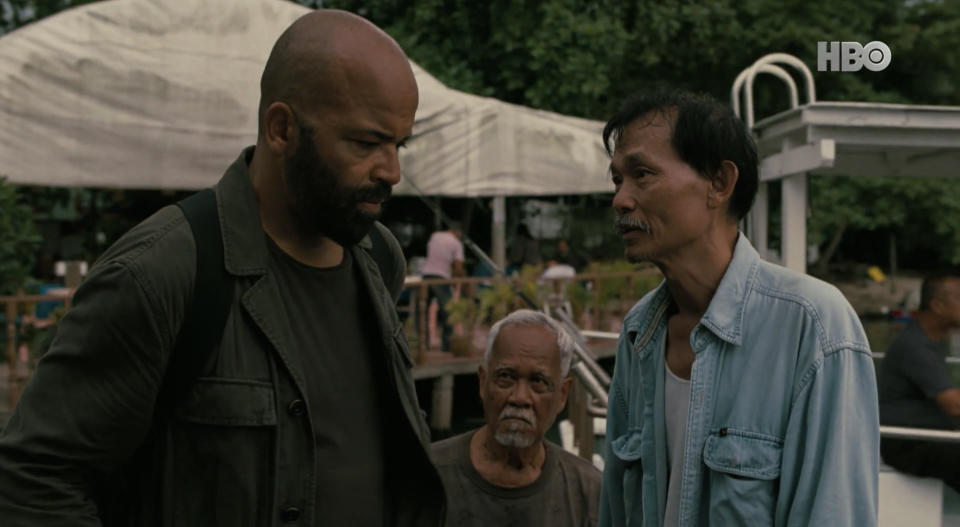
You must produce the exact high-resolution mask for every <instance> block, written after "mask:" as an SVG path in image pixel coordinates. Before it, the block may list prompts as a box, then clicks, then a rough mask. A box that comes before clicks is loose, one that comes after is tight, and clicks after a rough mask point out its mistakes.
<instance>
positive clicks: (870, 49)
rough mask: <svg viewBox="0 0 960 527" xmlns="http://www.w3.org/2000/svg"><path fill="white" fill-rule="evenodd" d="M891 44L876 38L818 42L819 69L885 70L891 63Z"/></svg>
mask: <svg viewBox="0 0 960 527" xmlns="http://www.w3.org/2000/svg"><path fill="white" fill-rule="evenodd" d="M892 56H893V54H892V53H891V52H890V46H887V45H886V44H884V43H883V42H880V41H879V40H874V41H873V42H870V43H869V44H867V45H866V46H861V45H860V43H859V42H817V71H828V70H829V71H860V69H861V68H867V69H868V70H870V71H883V70H884V69H885V68H886V67H887V66H889V65H890V58H891V57H892Z"/></svg>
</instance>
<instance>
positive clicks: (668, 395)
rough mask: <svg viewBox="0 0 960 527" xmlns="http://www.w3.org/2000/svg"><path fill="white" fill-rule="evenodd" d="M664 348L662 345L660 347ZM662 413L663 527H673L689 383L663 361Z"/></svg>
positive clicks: (677, 511) (677, 512)
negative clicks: (664, 445)
mask: <svg viewBox="0 0 960 527" xmlns="http://www.w3.org/2000/svg"><path fill="white" fill-rule="evenodd" d="M664 347H666V345H664ZM663 365H664V366H663V369H664V371H665V373H664V379H665V381H666V382H665V383H664V397H663V407H664V408H663V410H664V416H665V420H666V425H667V505H666V510H665V511H664V512H665V514H664V518H663V525H664V527H676V526H677V525H679V521H680V484H681V482H682V481H683V442H684V440H685V439H686V437H687V413H688V412H689V411H690V379H681V378H680V377H677V375H676V374H675V373H673V372H672V371H670V367H669V366H667V361H663Z"/></svg>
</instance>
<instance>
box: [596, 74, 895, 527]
mask: <svg viewBox="0 0 960 527" xmlns="http://www.w3.org/2000/svg"><path fill="white" fill-rule="evenodd" d="M603 137H604V142H605V144H606V145H607V148H608V150H609V151H610V153H611V157H612V158H611V162H610V172H611V176H612V179H613V183H614V186H615V194H614V197H613V207H614V209H615V211H616V213H617V218H618V219H617V223H616V225H617V229H618V231H619V233H620V235H621V236H622V238H623V242H624V245H625V252H626V256H627V258H628V259H629V260H631V261H634V262H641V261H649V262H653V263H654V264H655V265H656V266H657V267H658V268H659V269H660V271H661V272H662V273H663V275H664V277H665V280H664V281H663V283H661V284H660V286H659V287H657V288H656V289H655V290H654V291H652V292H650V293H649V294H647V295H646V296H644V297H643V298H642V299H640V301H639V302H637V304H636V305H635V306H634V307H633V309H631V310H630V312H629V313H628V314H627V316H626V317H625V319H624V322H623V328H622V331H621V334H620V341H619V349H618V351H617V358H616V366H615V368H614V374H613V385H612V386H611V389H610V398H609V408H608V414H607V433H606V443H607V452H606V464H605V467H604V476H603V478H604V479H603V497H602V499H601V506H600V525H601V526H604V527H613V526H619V527H622V526H631V527H634V526H645V527H653V526H661V525H662V526H667V527H674V526H708V525H714V526H728V525H750V526H754V525H831V526H853V525H856V526H867V525H876V522H877V467H878V446H879V429H878V427H879V424H878V411H877V388H876V378H875V376H874V369H873V361H872V358H871V354H870V348H869V345H868V343H867V338H866V336H865V334H864V332H863V328H862V326H861V324H860V321H859V319H858V317H857V314H856V313H855V312H854V311H853V309H852V308H851V307H850V304H849V303H848V302H847V301H846V299H844V298H843V296H842V295H841V293H840V292H839V291H838V290H837V289H836V288H835V287H833V286H831V285H829V284H826V283H824V282H822V281H820V280H817V279H815V278H812V277H810V276H806V275H803V274H799V273H796V272H793V271H790V270H787V269H785V268H783V267H780V266H777V265H774V264H772V263H769V262H765V261H763V260H761V259H760V257H759V256H758V254H757V252H756V250H754V248H753V247H752V246H751V245H750V242H749V241H748V240H747V239H746V237H745V236H744V235H743V234H742V233H741V232H739V230H738V228H737V222H738V221H739V220H740V219H742V218H743V217H744V215H745V214H746V213H747V211H748V210H749V209H750V206H751V204H752V202H753V199H754V195H755V194H756V190H757V184H758V173H757V153H756V146H755V145H754V143H753V139H752V138H751V136H750V133H749V131H748V130H747V129H746V127H745V126H744V124H743V123H742V122H741V121H740V120H739V119H738V118H737V117H736V116H735V115H734V114H733V112H731V111H730V109H729V108H727V107H725V106H723V105H721V104H719V103H718V102H716V101H715V100H713V99H711V98H709V97H706V96H700V95H693V94H689V93H684V92H676V91H674V92H671V91H662V92H651V93H645V94H641V95H639V96H637V97H635V98H634V99H631V100H629V101H628V102H626V103H625V104H624V105H623V107H622V108H621V109H620V111H618V112H617V113H616V115H614V116H613V118H611V119H610V121H609V122H608V123H607V125H606V126H605V127H604V130H603Z"/></svg>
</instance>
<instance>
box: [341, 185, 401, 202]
mask: <svg viewBox="0 0 960 527" xmlns="http://www.w3.org/2000/svg"><path fill="white" fill-rule="evenodd" d="M392 194H393V187H392V186H390V184H389V183H386V182H384V181H378V182H376V183H374V184H372V185H368V186H365V187H360V188H358V189H356V190H355V191H354V192H353V195H352V196H351V197H352V198H353V201H354V202H355V203H359V202H361V201H387V200H388V199H390V196H391V195H392Z"/></svg>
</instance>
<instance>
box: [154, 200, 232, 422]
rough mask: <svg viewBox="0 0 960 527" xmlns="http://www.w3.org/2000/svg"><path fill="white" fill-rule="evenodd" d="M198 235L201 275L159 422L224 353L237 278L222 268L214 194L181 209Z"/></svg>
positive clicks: (168, 371) (171, 362) (183, 326)
mask: <svg viewBox="0 0 960 527" xmlns="http://www.w3.org/2000/svg"><path fill="white" fill-rule="evenodd" d="M177 206H178V207H180V209H181V210H182V211H183V215H184V216H185V217H186V218H187V222H188V223H189V224H190V230H191V231H193V240H194V244H195V246H196V253H197V272H196V277H195V279H194V287H193V298H192V300H191V301H190V304H189V305H188V306H187V310H186V312H185V314H184V318H183V323H182V324H181V326H180V333H178V334H177V339H176V343H175V344H174V347H173V351H172V352H171V355H170V360H169V362H168V363H167V369H166V374H165V376H164V380H163V384H162V385H161V387H160V393H159V395H158V398H157V406H156V412H155V414H156V416H157V417H158V418H160V419H166V418H169V417H170V416H171V415H172V414H173V410H174V408H176V405H177V403H179V402H180V401H182V400H183V397H184V396H185V395H186V393H187V391H188V390H189V389H190V386H191V385H192V384H193V382H194V381H195V380H196V379H197V378H198V377H199V376H200V375H201V374H202V373H203V371H204V368H205V367H206V366H207V365H209V364H210V362H211V361H212V360H213V358H214V357H215V356H216V353H217V351H218V350H219V348H220V340H221V338H222V337H223V329H224V327H225V326H226V324H227V316H228V315H229V314H230V306H231V304H232V302H233V285H234V280H233V278H232V277H231V276H230V275H229V274H228V273H227V270H226V268H225V267H224V264H223V238H222V237H221V234H220V216H219V214H218V212H217V197H216V194H215V193H214V192H213V189H205V190H202V191H200V192H197V193H196V194H193V195H191V196H188V197H187V198H184V199H183V200H181V201H180V202H178V203H177Z"/></svg>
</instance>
